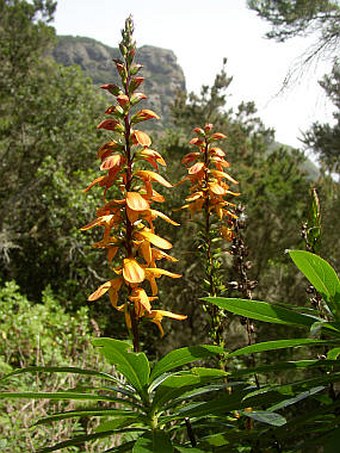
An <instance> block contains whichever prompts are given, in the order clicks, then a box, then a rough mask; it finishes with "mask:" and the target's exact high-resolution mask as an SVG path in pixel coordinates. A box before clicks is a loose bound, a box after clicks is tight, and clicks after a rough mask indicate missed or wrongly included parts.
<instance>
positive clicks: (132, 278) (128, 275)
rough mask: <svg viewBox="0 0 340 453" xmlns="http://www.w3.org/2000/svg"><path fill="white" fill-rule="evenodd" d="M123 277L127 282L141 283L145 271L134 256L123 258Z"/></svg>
mask: <svg viewBox="0 0 340 453" xmlns="http://www.w3.org/2000/svg"><path fill="white" fill-rule="evenodd" d="M123 277H124V280H125V281H127V282H128V283H141V282H142V281H143V280H144V279H145V271H144V269H143V268H142V267H141V266H140V265H139V264H138V262H137V261H136V260H135V259H134V258H124V260H123Z"/></svg>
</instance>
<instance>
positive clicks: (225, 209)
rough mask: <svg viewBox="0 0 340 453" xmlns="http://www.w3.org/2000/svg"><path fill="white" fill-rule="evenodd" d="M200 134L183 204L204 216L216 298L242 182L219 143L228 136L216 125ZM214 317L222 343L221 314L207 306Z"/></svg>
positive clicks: (209, 281)
mask: <svg viewBox="0 0 340 453" xmlns="http://www.w3.org/2000/svg"><path fill="white" fill-rule="evenodd" d="M194 132H195V133H196V136H195V137H194V138H193V139H192V140H190V144H191V145H193V146H195V148H196V150H195V151H193V152H190V153H188V154H187V155H186V156H184V158H183V159H182V163H183V164H184V165H186V166H187V167H188V174H187V176H185V178H184V179H183V180H182V181H183V182H184V181H189V182H190V195H189V196H188V197H187V198H186V202H187V203H186V204H185V205H184V206H183V207H182V208H184V209H189V211H190V213H191V215H192V216H194V215H195V214H198V213H199V214H200V215H201V216H202V217H203V222H202V225H203V227H202V230H201V231H200V239H201V243H200V251H201V255H202V256H203V261H204V267H205V277H206V278H205V282H204V283H205V292H206V294H208V295H209V296H212V297H216V296H218V295H221V293H223V290H224V289H225V286H224V283H223V278H222V275H221V266H222V262H221V247H220V245H218V247H216V245H214V244H216V241H218V238H220V239H222V240H224V241H227V242H230V241H231V240H232V238H233V235H234V233H233V224H234V221H235V219H236V218H237V216H236V214H235V212H234V209H235V204H234V203H233V202H232V201H231V199H232V198H233V197H235V196H238V195H239V193H236V192H234V191H232V190H231V185H234V184H238V183H237V181H236V180H235V179H234V178H233V177H232V176H230V174H229V173H228V172H227V169H228V168H229V167H230V163H229V162H228V161H227V160H226V153H225V152H224V151H223V150H222V149H221V148H220V147H219V145H218V142H220V141H221V140H224V139H225V138H226V136H225V135H224V134H222V133H221V132H214V131H213V125H212V124H206V125H205V126H204V127H203V128H200V127H197V128H195V129H194ZM207 310H208V311H209V313H210V316H211V335H212V337H213V339H214V341H215V342H217V343H218V344H220V343H221V328H222V323H221V314H220V313H219V312H218V310H217V309H216V308H215V307H213V308H211V307H207Z"/></svg>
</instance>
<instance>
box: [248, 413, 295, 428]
mask: <svg viewBox="0 0 340 453" xmlns="http://www.w3.org/2000/svg"><path fill="white" fill-rule="evenodd" d="M241 413H242V415H245V416H246V417H249V418H252V419H253V420H256V421H257V422H262V423H266V424H267V425H272V426H283V425H285V424H286V423H287V420H286V419H285V418H284V417H283V416H282V415H280V414H276V413H275V412H269V411H249V412H247V411H242V412H241Z"/></svg>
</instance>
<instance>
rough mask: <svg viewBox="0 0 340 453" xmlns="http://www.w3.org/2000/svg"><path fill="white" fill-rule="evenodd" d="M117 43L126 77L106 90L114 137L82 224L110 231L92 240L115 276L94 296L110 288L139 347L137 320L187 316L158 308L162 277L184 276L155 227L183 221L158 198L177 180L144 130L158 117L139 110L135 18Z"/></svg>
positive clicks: (106, 124) (107, 125) (104, 150)
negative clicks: (97, 195) (97, 196)
mask: <svg viewBox="0 0 340 453" xmlns="http://www.w3.org/2000/svg"><path fill="white" fill-rule="evenodd" d="M122 37H123V39H122V41H121V43H120V45H119V49H120V53H121V59H114V63H115V65H116V68H117V72H118V75H119V78H120V84H115V83H108V84H105V85H102V87H101V88H102V89H104V90H106V91H107V92H109V93H110V94H111V95H112V96H113V98H114V103H113V105H111V106H109V107H108V108H107V110H106V112H105V114H106V116H107V118H105V119H104V120H103V121H101V123H100V124H99V125H98V128H99V129H103V130H105V131H106V132H108V133H109V140H108V141H107V142H106V143H105V144H104V145H103V146H101V147H100V149H99V151H98V157H99V159H100V160H101V166H100V170H101V171H102V172H103V173H104V174H102V175H101V176H99V177H98V178H96V179H94V181H92V182H91V183H90V184H89V186H88V187H87V188H86V189H85V191H88V190H90V189H91V188H92V187H93V186H97V185H99V186H100V187H102V188H103V192H104V193H103V205H102V206H100V207H99V208H98V209H97V215H96V218H95V219H94V220H93V221H92V222H90V223H89V224H88V225H86V226H84V227H83V228H82V230H89V229H91V228H93V227H97V226H100V227H103V229H104V234H103V237H102V239H101V240H100V241H99V242H96V243H95V244H94V245H93V246H94V247H96V248H100V249H104V250H106V251H107V259H108V262H109V263H110V266H111V268H112V271H113V277H112V278H111V279H110V280H108V281H107V282H105V283H103V284H102V285H100V286H99V288H97V289H96V291H94V292H93V293H92V294H91V295H90V296H89V300H90V301H95V300H97V299H99V298H100V297H101V296H103V295H104V294H105V293H107V294H108V295H109V298H110V301H111V304H112V306H113V307H114V308H115V309H116V310H118V311H122V312H124V313H125V321H126V325H127V327H128V329H129V331H130V333H131V334H132V337H133V341H134V347H135V350H138V324H139V320H140V319H141V318H145V319H148V320H150V321H152V322H154V323H155V324H156V325H157V326H158V328H159V329H160V332H161V334H162V335H163V328H162V325H161V321H162V318H163V317H169V318H173V319H178V320H183V319H185V318H186V316H184V315H179V314H175V313H171V312H169V311H167V310H158V309H154V308H153V302H154V301H155V300H156V299H157V294H158V286H157V279H159V278H160V277H161V276H163V275H165V276H168V277H171V278H179V277H181V276H180V275H179V274H176V273H172V272H170V271H168V270H166V269H162V268H159V267H157V261H159V260H167V261H176V259H175V258H174V257H172V256H170V255H169V254H168V253H167V251H168V250H169V249H171V248H172V244H171V243H170V242H169V241H168V240H167V239H164V238H162V237H160V236H158V235H157V234H156V232H155V225H154V220H155V219H156V218H158V217H159V218H161V219H163V220H165V221H166V222H169V223H170V224H173V225H178V224H177V223H176V222H174V221H173V220H171V219H170V218H169V217H168V216H166V215H165V214H164V213H162V212H161V211H159V210H157V209H155V208H154V207H153V205H154V203H161V202H163V201H165V199H164V197H163V195H161V194H160V193H158V192H157V191H156V190H155V188H154V184H155V183H157V184H159V185H161V186H164V187H166V188H170V187H172V185H171V184H170V183H169V182H168V181H167V180H166V179H165V178H164V177H163V176H162V175H161V174H160V173H159V166H163V167H164V166H166V162H165V160H164V159H163V157H162V156H161V154H160V153H159V152H158V151H156V150H154V149H152V147H151V145H152V140H151V137H150V136H149V135H148V134H147V133H146V132H145V131H142V130H140V129H139V126H138V125H139V124H140V123H142V122H144V121H148V120H152V119H153V120H155V119H156V120H157V119H159V117H158V115H157V114H156V113H155V112H153V111H152V110H149V109H139V103H140V102H141V101H143V100H144V99H146V96H145V94H144V93H142V92H141V91H140V86H141V84H142V82H143V81H144V78H143V77H141V76H140V75H139V71H140V69H141V67H142V66H141V65H140V64H137V63H136V62H135V54H136V44H135V42H134V40H133V22H132V19H131V18H128V19H127V20H126V23H125V28H124V30H123V31H122Z"/></svg>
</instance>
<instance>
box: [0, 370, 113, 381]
mask: <svg viewBox="0 0 340 453" xmlns="http://www.w3.org/2000/svg"><path fill="white" fill-rule="evenodd" d="M24 373H72V374H79V375H84V376H93V377H98V378H100V379H106V380H109V381H113V382H115V383H117V382H119V381H118V379H116V378H115V377H113V376H111V375H110V374H108V373H102V372H99V371H95V370H87V369H84V368H77V367H70V366H64V367H55V366H29V367H26V368H21V369H19V370H15V371H13V372H12V373H9V374H7V375H6V376H3V377H2V378H1V379H0V380H5V379H8V378H10V377H12V376H16V375H19V374H24ZM119 383H120V382H119Z"/></svg>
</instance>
